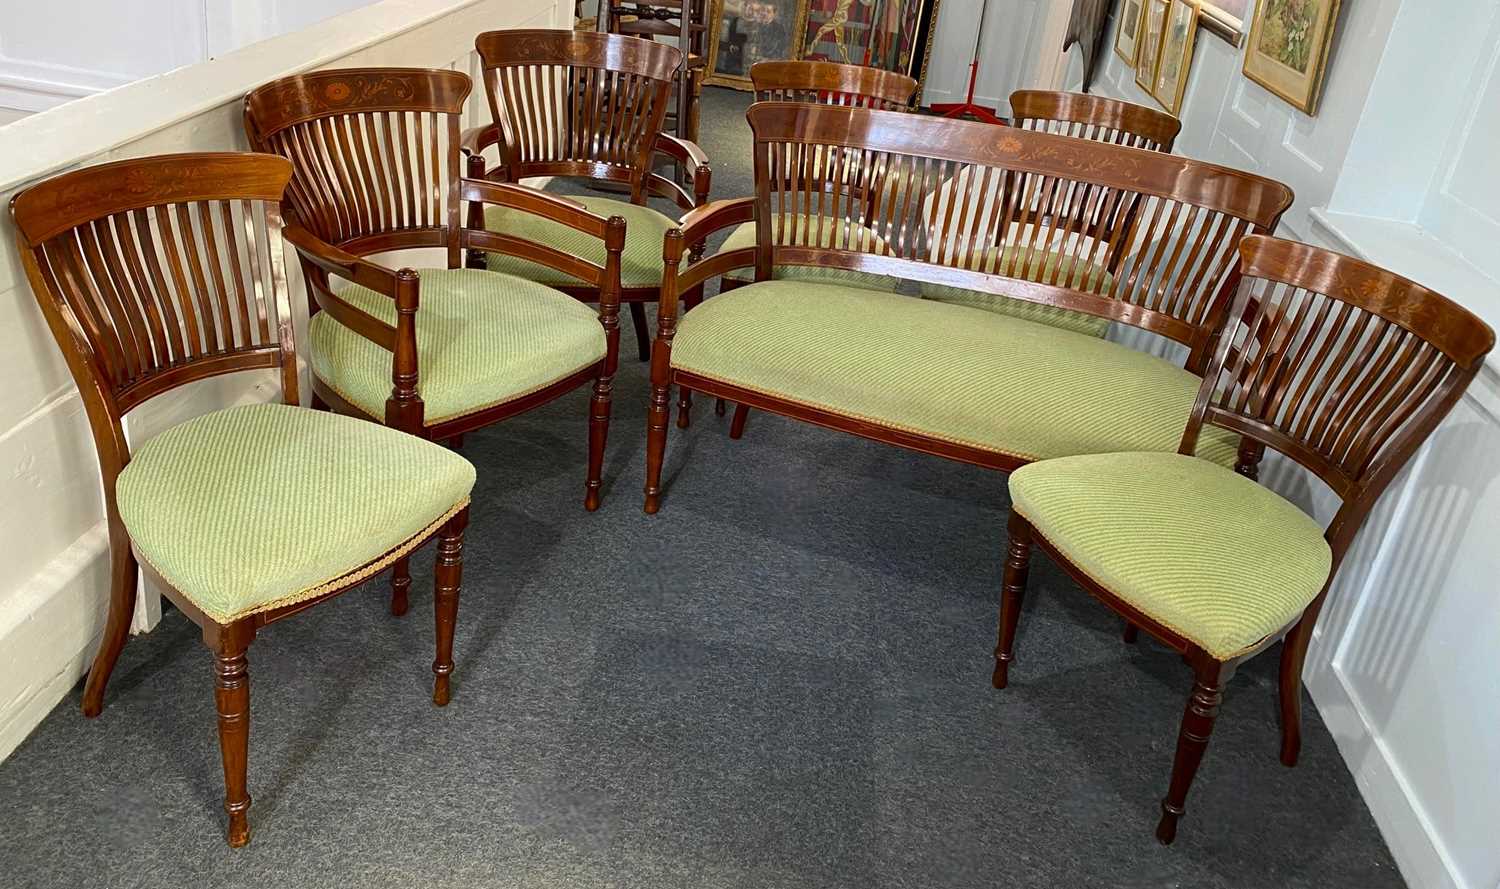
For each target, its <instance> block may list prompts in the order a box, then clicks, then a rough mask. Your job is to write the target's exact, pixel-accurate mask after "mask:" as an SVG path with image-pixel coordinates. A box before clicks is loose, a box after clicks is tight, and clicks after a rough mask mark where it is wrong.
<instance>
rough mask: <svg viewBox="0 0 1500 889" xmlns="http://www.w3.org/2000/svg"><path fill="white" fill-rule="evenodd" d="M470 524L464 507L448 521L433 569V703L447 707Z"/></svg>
mask: <svg viewBox="0 0 1500 889" xmlns="http://www.w3.org/2000/svg"><path fill="white" fill-rule="evenodd" d="M468 523H469V511H468V510H467V509H465V510H464V511H462V512H460V513H459V514H458V515H456V516H454V517H453V518H451V519H449V520H448V523H447V524H446V525H444V526H443V530H442V531H440V532H439V534H438V548H437V563H436V566H435V567H434V569H433V576H434V579H433V599H434V605H433V613H434V615H435V622H436V631H437V632H436V636H437V654H436V656H435V657H434V658H433V661H432V675H433V682H432V703H433V704H434V705H435V706H438V707H446V706H448V699H449V696H450V694H451V691H450V688H449V677H451V676H452V675H453V628H454V626H455V625H456V624H457V623H458V594H459V589H460V588H461V587H462V586H463V570H464V528H465V527H467V525H468Z"/></svg>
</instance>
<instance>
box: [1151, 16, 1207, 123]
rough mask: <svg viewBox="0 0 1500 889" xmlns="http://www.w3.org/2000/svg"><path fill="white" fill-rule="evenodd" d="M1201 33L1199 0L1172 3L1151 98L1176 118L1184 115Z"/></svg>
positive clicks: (1163, 34)
mask: <svg viewBox="0 0 1500 889" xmlns="http://www.w3.org/2000/svg"><path fill="white" fill-rule="evenodd" d="M1197 34H1198V3H1197V0H1172V8H1171V10H1170V11H1169V12H1168V13H1167V25H1166V28H1165V30H1164V31H1163V32H1162V43H1161V62H1160V63H1159V64H1158V65H1157V66H1156V84H1155V86H1153V87H1152V89H1151V95H1152V96H1155V97H1156V101H1158V102H1160V103H1161V106H1162V107H1163V108H1165V109H1167V111H1168V112H1169V113H1171V114H1173V115H1176V114H1180V113H1181V112H1182V93H1183V91H1184V90H1186V89H1187V80H1188V71H1189V70H1191V68H1192V64H1193V43H1194V38H1195V37H1196V36H1197Z"/></svg>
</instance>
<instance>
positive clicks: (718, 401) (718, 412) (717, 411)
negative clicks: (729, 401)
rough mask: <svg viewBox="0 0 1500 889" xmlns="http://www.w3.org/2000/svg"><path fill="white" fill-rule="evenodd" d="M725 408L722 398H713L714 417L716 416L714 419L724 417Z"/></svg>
mask: <svg viewBox="0 0 1500 889" xmlns="http://www.w3.org/2000/svg"><path fill="white" fill-rule="evenodd" d="M726 407H727V405H726V403H725V401H724V399H722V398H715V399H714V416H716V417H722V416H724V411H725V408H726Z"/></svg>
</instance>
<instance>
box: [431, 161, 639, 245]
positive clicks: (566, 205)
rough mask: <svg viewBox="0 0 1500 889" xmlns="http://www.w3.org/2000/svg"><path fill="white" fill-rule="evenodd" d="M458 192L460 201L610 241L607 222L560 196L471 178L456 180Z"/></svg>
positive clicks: (512, 184)
mask: <svg viewBox="0 0 1500 889" xmlns="http://www.w3.org/2000/svg"><path fill="white" fill-rule="evenodd" d="M458 190H459V195H458V196H459V199H460V200H465V201H478V202H479V203H482V204H493V205H495V206H498V207H510V208H512V209H515V210H520V211H522V212H524V213H532V214H535V215H537V216H540V217H542V218H543V219H550V220H552V221H553V222H560V223H562V224H563V225H566V226H568V227H569V228H574V229H577V230H578V231H581V232H585V233H587V234H591V235H593V236H594V237H596V238H602V239H604V240H605V241H606V242H607V241H608V240H609V239H608V237H607V235H608V233H609V231H610V225H609V220H608V219H606V218H604V217H603V216H599V215H597V214H595V213H590V212H589V210H588V208H587V207H585V206H584V205H582V204H580V203H578V202H577V201H574V200H569V199H568V198H565V197H562V196H561V195H555V194H548V193H547V192H545V191H541V190H539V189H535V188H527V187H526V186H524V185H515V184H514V183H510V182H489V181H486V180H483V179H471V178H469V177H467V176H465V177H463V178H462V179H460V180H459V189H458Z"/></svg>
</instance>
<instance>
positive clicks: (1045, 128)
mask: <svg viewBox="0 0 1500 889" xmlns="http://www.w3.org/2000/svg"><path fill="white" fill-rule="evenodd" d="M1010 110H1011V125H1012V126H1015V127H1018V128H1020V129H1025V130H1034V131H1037V132H1043V133H1055V134H1057V135H1060V136H1072V137H1073V138H1075V139H1090V140H1093V141H1095V142H1107V143H1110V144H1112V145H1125V146H1128V147H1131V148H1145V149H1147V150H1149V151H1161V152H1165V153H1167V154H1170V153H1171V152H1172V146H1173V144H1174V143H1175V142H1176V141H1177V134H1178V133H1179V132H1180V131H1181V130H1182V121H1180V120H1178V119H1177V118H1175V117H1173V116H1172V115H1170V114H1167V113H1166V112H1164V111H1158V110H1157V109H1155V108H1147V107H1145V106H1144V105H1136V104H1133V103H1131V102H1124V101H1121V100H1119V99H1110V98H1106V97H1104V96H1091V95H1087V94H1085V93H1069V92H1060V91H1054V90H1017V91H1016V92H1014V93H1011V95H1010Z"/></svg>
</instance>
